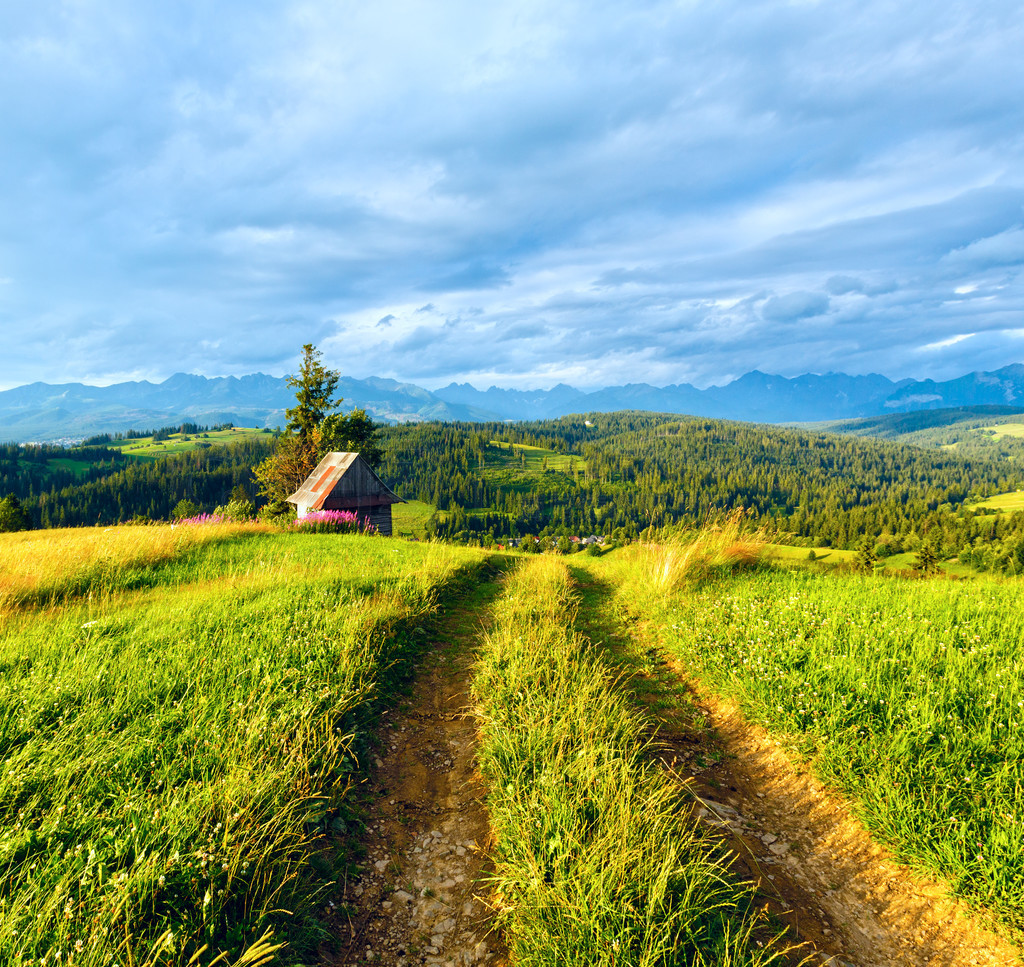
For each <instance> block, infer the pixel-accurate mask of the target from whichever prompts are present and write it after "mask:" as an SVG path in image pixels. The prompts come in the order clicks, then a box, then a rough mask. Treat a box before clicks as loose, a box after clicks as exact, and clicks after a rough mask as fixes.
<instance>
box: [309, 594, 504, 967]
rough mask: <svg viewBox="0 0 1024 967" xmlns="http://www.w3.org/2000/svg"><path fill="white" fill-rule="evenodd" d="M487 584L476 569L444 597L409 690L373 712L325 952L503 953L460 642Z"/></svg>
mask: <svg viewBox="0 0 1024 967" xmlns="http://www.w3.org/2000/svg"><path fill="white" fill-rule="evenodd" d="M497 590H498V588H497V584H496V583H494V581H493V580H488V579H487V578H486V577H485V578H483V579H481V582H480V584H479V585H478V586H477V587H476V588H475V589H474V591H473V592H472V594H471V595H470V596H469V598H468V599H463V600H461V601H458V602H455V603H454V604H453V605H451V606H450V610H449V611H448V612H447V614H445V615H444V616H443V617H441V618H440V619H439V621H438V624H437V627H436V629H435V632H434V633H435V640H434V641H433V643H432V645H431V646H430V648H429V649H428V650H427V651H426V653H425V654H424V655H423V656H422V657H421V658H420V660H419V661H418V664H417V668H416V673H415V678H414V681H413V683H412V691H411V695H410V697H409V698H408V700H407V701H405V702H402V703H400V704H399V705H397V706H396V707H394V708H392V709H391V710H390V711H387V712H385V713H384V714H383V715H382V717H381V721H380V726H379V730H378V743H377V746H376V751H375V754H374V755H373V758H372V762H371V769H370V773H371V776H370V779H369V782H368V785H369V790H368V793H369V798H370V799H371V801H372V806H371V807H370V808H369V810H368V815H369V818H368V819H367V824H366V829H365V835H364V836H363V838H362V846H363V849H364V850H365V858H364V859H363V861H362V863H361V872H360V874H359V875H357V876H355V877H351V878H350V879H349V880H348V881H347V882H346V883H345V884H344V902H345V906H344V908H339V910H338V911H337V912H336V914H335V916H334V918H333V919H334V921H335V923H334V930H335V934H336V942H335V949H336V950H337V951H339V953H337V955H336V956H334V957H331V958H327V959H326V961H325V963H327V964H331V965H335V967H343V965H354V964H367V963H373V964H382V965H385V967H414V965H420V964H436V965H451V967H462V965H470V964H479V965H488V967H491V965H493V967H500V965H504V964H506V963H507V951H506V949H505V946H504V944H503V942H502V940H501V937H500V935H499V934H498V932H497V931H496V930H495V928H494V921H495V916H494V910H493V908H492V900H491V896H490V889H489V886H488V881H487V877H488V875H489V874H490V872H491V865H490V861H489V858H488V856H489V852H490V849H491V846H492V842H491V832H490V826H489V822H488V815H487V809H486V804H485V797H486V788H485V786H484V784H483V781H482V779H481V777H480V775H479V772H478V770H477V766H476V759H475V754H476V742H477V722H476V719H475V717H474V715H473V713H472V711H471V707H470V694H469V682H470V677H471V667H472V662H473V649H472V646H473V644H474V643H475V641H476V640H477V638H478V636H479V634H480V632H481V623H482V620H483V619H484V618H485V617H486V614H487V612H488V610H489V605H490V603H491V601H493V599H494V597H495V596H496V594H497Z"/></svg>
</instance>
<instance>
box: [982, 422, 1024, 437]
mask: <svg viewBox="0 0 1024 967" xmlns="http://www.w3.org/2000/svg"><path fill="white" fill-rule="evenodd" d="M977 432H978V433H984V434H985V435H986V436H989V437H991V438H992V439H993V440H1001V439H1002V438H1003V437H1007V436H1008V437H1015V438H1017V439H1020V438H1022V437H1024V423H998V424H995V425H993V426H983V427H981V428H980V429H979V430H978V431H977Z"/></svg>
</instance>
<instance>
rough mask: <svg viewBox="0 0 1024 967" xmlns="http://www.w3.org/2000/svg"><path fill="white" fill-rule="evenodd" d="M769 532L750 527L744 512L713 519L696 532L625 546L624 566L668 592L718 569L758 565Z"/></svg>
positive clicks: (642, 581)
mask: <svg viewBox="0 0 1024 967" xmlns="http://www.w3.org/2000/svg"><path fill="white" fill-rule="evenodd" d="M768 540H769V538H768V535H766V534H765V533H763V532H761V531H756V532H750V531H748V530H746V520H745V517H744V515H743V514H742V512H734V513H732V514H730V515H729V516H728V517H724V518H721V519H719V520H716V521H709V522H708V523H707V524H705V525H704V527H702V528H701V529H700V530H699V531H697V532H696V533H695V534H687V535H685V536H683V537H679V538H674V539H669V540H666V541H663V542H661V543H658V544H634V545H631V546H630V547H628V548H626V549H625V553H624V554H623V556H622V566H623V568H624V569H628V570H631V571H632V572H633V574H634V579H635V580H637V581H639V582H640V583H639V585H638V586H640V587H643V588H644V589H646V590H649V591H652V592H654V593H656V594H660V595H664V594H669V593H671V592H672V591H676V590H678V589H679V588H681V587H684V586H685V585H687V584H692V583H693V582H695V581H699V580H700V579H701V578H704V577H707V576H708V575H710V574H712V573H714V572H718V571H733V570H737V569H741V568H749V567H754V566H756V565H758V564H759V563H760V562H761V561H762V560H763V559H764V558H765V556H766V554H767V551H768V547H769V544H768Z"/></svg>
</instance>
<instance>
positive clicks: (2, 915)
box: [0, 525, 479, 967]
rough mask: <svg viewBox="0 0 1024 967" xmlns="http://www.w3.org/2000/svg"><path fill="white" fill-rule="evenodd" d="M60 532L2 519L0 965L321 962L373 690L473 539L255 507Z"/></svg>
mask: <svg viewBox="0 0 1024 967" xmlns="http://www.w3.org/2000/svg"><path fill="white" fill-rule="evenodd" d="M189 531H192V533H188V532H189ZM46 538H47V540H46V541H43V542H41V543H33V541H34V540H37V539H36V538H33V537H32V536H31V535H18V534H15V535H3V536H2V538H0V561H2V568H0V575H2V578H3V581H4V582H5V585H4V587H5V589H6V590H5V594H6V596H7V597H6V603H5V609H4V612H3V616H2V617H0V669H2V672H3V674H2V677H0V752H2V763H3V771H2V774H0V870H2V876H0V962H3V963H8V964H21V965H26V967H27V965H33V967H40V965H44V964H45V965H53V964H57V963H61V964H68V963H73V964H75V965H76V967H93V965H96V967H100V965H103V967H106V965H109V964H121V965H126V964H135V965H151V967H155V965H164V964H166V965H171V964H185V963H191V962H192V961H191V958H193V957H195V958H196V961H195V962H196V963H197V964H203V965H210V964H213V963H214V962H217V963H222V964H239V965H241V964H243V963H253V964H254V963H258V962H263V961H262V960H261V959H260V958H261V956H263V955H268V954H269V952H271V948H273V947H275V946H277V945H279V944H282V943H286V944H287V946H286V947H284V948H281V949H279V950H278V951H277V957H278V958H280V959H281V960H282V961H283V962H294V961H296V960H298V961H303V960H308V958H309V957H310V956H311V955H312V954H314V953H315V950H316V946H317V943H318V942H319V939H320V936H321V935H320V934H319V933H318V922H319V921H318V919H317V917H316V916H315V915H314V914H315V908H316V906H317V904H324V903H326V902H327V900H328V899H330V893H329V890H330V889H331V887H330V884H331V883H332V882H333V881H335V880H336V879H337V878H338V877H340V876H344V875H345V872H346V870H347V869H348V868H349V866H350V864H351V863H352V862H353V860H354V857H353V856H350V855H347V854H345V853H341V854H339V853H337V852H335V851H334V850H329V849H326V848H325V844H326V841H325V839H324V834H325V833H326V832H328V831H331V832H333V833H344V832H345V830H346V824H347V822H350V821H351V820H352V810H351V805H350V789H351V786H352V784H353V783H354V782H357V781H358V778H359V769H360V761H361V756H362V752H363V749H364V743H365V741H366V737H367V735H368V732H369V731H370V729H371V728H372V716H371V708H372V707H373V703H374V702H375V701H376V700H377V698H378V697H379V696H380V695H381V694H382V692H385V691H387V689H389V688H391V687H394V685H395V684H396V683H397V682H398V680H399V679H400V678H401V676H402V675H403V674H405V673H406V670H407V667H408V661H409V659H410V658H411V657H412V656H414V655H415V654H416V653H417V652H418V650H419V649H420V648H421V647H422V645H421V642H422V641H423V640H424V638H423V636H421V635H420V634H419V633H417V630H416V629H417V628H418V627H419V626H420V624H421V623H422V621H423V620H425V619H426V617H427V616H428V615H429V613H430V611H431V610H432V609H433V607H434V606H435V603H436V602H437V600H438V596H439V595H440V594H442V593H443V591H444V588H445V587H446V586H447V585H448V583H450V582H451V581H453V580H455V579H456V578H457V576H458V574H460V573H461V572H463V571H464V570H465V569H466V568H472V567H474V566H475V562H477V561H478V560H479V557H476V556H474V555H472V554H471V553H470V552H468V551H456V550H450V549H441V548H437V547H430V546H426V545H420V544H407V543H402V542H394V541H387V540H383V539H380V538H365V537H359V536H336V535H293V534H280V533H276V534H274V533H264V532H260V531H258V530H256V529H254V528H248V529H247V528H245V527H241V528H239V527H223V528H222V527H216V526H215V527H204V528H196V529H190V528H181V527H178V528H172V527H170V526H169V525H168V526H165V527H148V528H111V529H108V530H106V531H96V530H89V529H81V530H75V531H64V532H61V531H56V532H52V531H51V532H48V533H47V535H46ZM53 547H57V548H58V549H59V552H58V553H54V554H50V553H48V548H53ZM41 605H42V606H41ZM261 952H262V953H261ZM218 958H220V959H218ZM246 958H248V959H246Z"/></svg>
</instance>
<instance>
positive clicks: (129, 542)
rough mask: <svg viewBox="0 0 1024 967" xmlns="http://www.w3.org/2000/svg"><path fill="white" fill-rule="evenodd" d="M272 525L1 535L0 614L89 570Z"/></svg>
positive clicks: (149, 559)
mask: <svg viewBox="0 0 1024 967" xmlns="http://www.w3.org/2000/svg"><path fill="white" fill-rule="evenodd" d="M270 529H271V528H269V527H268V526H267V525H265V524H234V523H224V524H208V525H201V526H195V527H182V526H176V525H174V524H158V525H154V526H149V527H131V526H120V527H76V528H65V529H62V530H45V531H21V532H18V533H13V534H0V613H3V612H5V611H8V610H10V609H11V608H12V607H16V606H18V605H19V604H20V603H22V602H23V601H24V600H25V599H26V597H28V596H38V595H40V594H44V595H45V594H46V593H47V592H54V593H57V592H59V591H60V589H61V588H63V587H71V586H73V585H75V584H77V583H79V582H80V581H82V580H83V579H85V578H86V577H87V576H89V575H94V574H102V573H105V572H106V571H114V570H117V569H123V568H132V567H136V568H137V567H144V566H146V565H150V564H157V563H159V562H162V561H167V560H170V559H172V558H174V557H177V556H179V555H181V554H184V553H187V552H188V551H190V550H192V549H194V548H197V547H200V546H202V545H204V544H208V543H210V542H212V541H219V540H224V539H226V538H230V537H234V536H237V535H240V534H251V533H257V532H263V531H269V530H270Z"/></svg>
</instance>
